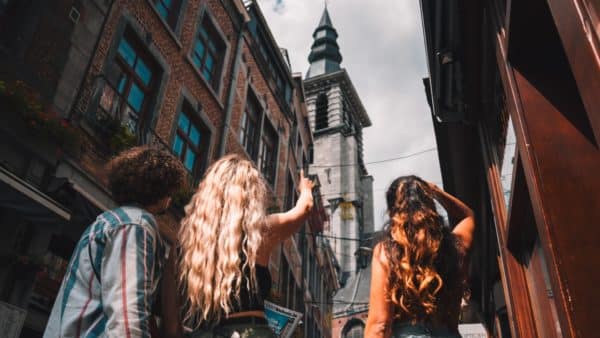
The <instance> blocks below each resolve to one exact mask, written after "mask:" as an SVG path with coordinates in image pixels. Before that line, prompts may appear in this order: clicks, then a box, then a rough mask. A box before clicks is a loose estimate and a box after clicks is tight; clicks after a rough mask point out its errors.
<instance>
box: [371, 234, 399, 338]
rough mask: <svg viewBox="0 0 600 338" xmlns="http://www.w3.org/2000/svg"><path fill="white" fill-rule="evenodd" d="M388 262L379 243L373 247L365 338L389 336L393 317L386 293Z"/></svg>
mask: <svg viewBox="0 0 600 338" xmlns="http://www.w3.org/2000/svg"><path fill="white" fill-rule="evenodd" d="M389 273H390V272H389V264H388V262H387V258H386V256H385V253H384V252H383V246H382V244H381V243H379V244H377V245H376V246H375V249H373V260H372V263H371V294H370V296H369V316H368V318H367V326H366V328H365V338H378V337H389V335H390V333H391V324H392V319H393V307H392V305H391V302H390V301H389V295H388V294H387V293H386V290H388V289H389V287H388V285H387V284H388V280H389Z"/></svg>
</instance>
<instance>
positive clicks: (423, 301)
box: [365, 176, 475, 338]
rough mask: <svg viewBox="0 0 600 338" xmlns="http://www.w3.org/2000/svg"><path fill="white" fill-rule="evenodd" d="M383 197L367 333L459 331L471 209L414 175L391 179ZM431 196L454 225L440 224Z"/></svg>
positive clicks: (409, 334)
mask: <svg viewBox="0 0 600 338" xmlns="http://www.w3.org/2000/svg"><path fill="white" fill-rule="evenodd" d="M386 199H387V209H388V215H389V218H390V221H389V224H388V226H387V228H386V230H385V235H384V236H385V237H384V238H383V240H382V241H381V242H380V243H378V244H377V245H376V246H375V249H374V250H373V262H372V276H371V278H372V279H371V295H370V300H369V317H368V319H367V326H366V329H365V337H369V338H371V337H390V336H392V337H402V338H408V337H419V338H426V337H448V338H455V337H456V338H458V337H460V335H459V334H458V318H459V313H460V303H461V298H462V296H463V294H464V291H465V287H464V284H465V280H466V268H467V264H468V261H467V257H468V252H469V249H470V247H471V242H472V238H473V231H474V230H475V221H474V217H473V212H472V211H471V209H469V207H467V206H466V205H465V204H464V203H463V202H461V201H460V200H458V199H457V198H456V197H454V196H452V195H450V194H448V193H446V192H444V191H443V190H441V189H440V188H438V187H437V186H435V185H434V184H431V183H427V182H425V181H423V180H422V179H420V178H418V177H416V176H404V177H400V178H397V179H396V180H394V182H392V184H391V186H390V187H389V189H388V191H387V193H386ZM434 199H435V200H437V201H438V202H439V203H440V204H441V205H442V206H444V208H445V209H446V210H447V211H448V214H449V216H450V218H451V219H456V220H458V223H457V224H456V226H455V227H454V230H450V228H449V227H447V226H445V225H444V222H443V220H442V218H441V217H440V215H439V214H438V213H437V211H436V207H435V203H434Z"/></svg>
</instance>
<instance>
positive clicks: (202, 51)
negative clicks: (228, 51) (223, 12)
mask: <svg viewBox="0 0 600 338" xmlns="http://www.w3.org/2000/svg"><path fill="white" fill-rule="evenodd" d="M224 57H225V43H224V41H223V39H222V38H221V36H220V35H219V33H218V32H217V28H216V27H215V25H214V24H213V23H212V21H211V20H210V18H209V17H208V15H204V16H203V19H202V22H201V24H200V29H198V36H197V37H196V43H195V44H194V50H193V51H192V60H193V62H194V65H195V66H196V67H197V68H198V70H199V71H200V73H201V74H202V76H203V77H204V79H206V81H207V82H208V83H209V84H210V85H211V86H212V88H213V89H215V90H217V88H218V87H219V80H220V75H221V67H222V65H223V58H224Z"/></svg>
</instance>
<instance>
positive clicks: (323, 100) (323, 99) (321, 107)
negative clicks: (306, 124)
mask: <svg viewBox="0 0 600 338" xmlns="http://www.w3.org/2000/svg"><path fill="white" fill-rule="evenodd" d="M328 108H329V100H328V99H327V94H319V96H318V97H317V113H316V115H315V130H320V129H325V128H327V127H329V121H328V117H327V110H328Z"/></svg>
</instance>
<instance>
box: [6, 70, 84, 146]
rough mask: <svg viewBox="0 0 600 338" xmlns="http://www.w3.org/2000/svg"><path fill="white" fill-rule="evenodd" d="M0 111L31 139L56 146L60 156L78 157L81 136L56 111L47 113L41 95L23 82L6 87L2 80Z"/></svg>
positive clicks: (48, 110) (47, 110) (49, 110)
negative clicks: (0, 108)
mask: <svg viewBox="0 0 600 338" xmlns="http://www.w3.org/2000/svg"><path fill="white" fill-rule="evenodd" d="M0 102H1V104H0V107H2V109H4V110H5V113H6V114H4V115H5V118H8V119H9V120H10V122H11V123H12V122H16V123H17V124H21V125H24V131H25V132H27V134H28V136H31V137H34V138H37V139H40V140H41V141H45V142H44V143H53V144H55V145H56V146H57V154H62V152H63V151H65V152H67V153H68V154H70V155H72V156H78V155H79V153H80V149H81V133H80V132H79V130H78V129H77V128H75V127H73V126H72V125H71V124H70V122H69V121H68V120H67V119H64V118H61V117H60V116H58V114H57V113H56V112H54V111H53V110H51V109H49V108H46V109H44V107H43V105H42V103H41V102H40V99H39V95H37V94H36V93H35V91H34V90H33V89H31V88H30V87H28V86H27V85H26V84H25V83H24V82H22V81H15V82H13V83H7V82H5V81H2V80H0Z"/></svg>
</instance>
